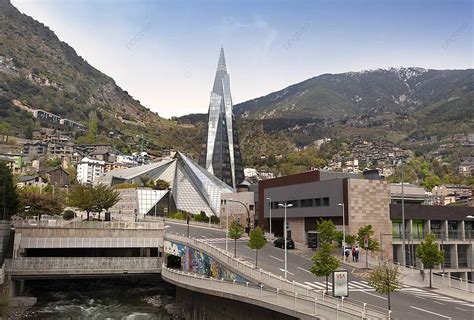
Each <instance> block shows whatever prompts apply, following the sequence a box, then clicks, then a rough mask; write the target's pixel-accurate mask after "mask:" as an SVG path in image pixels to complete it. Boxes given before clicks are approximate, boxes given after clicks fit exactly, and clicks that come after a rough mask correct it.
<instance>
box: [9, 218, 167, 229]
mask: <svg viewBox="0 0 474 320" xmlns="http://www.w3.org/2000/svg"><path fill="white" fill-rule="evenodd" d="M51 221H55V222H54V223H52V222H51ZM56 221H57V222H56ZM14 225H15V227H31V228H38V227H41V228H90V229H153V230H154V229H156V230H160V229H164V223H163V221H159V222H132V221H65V220H46V221H42V220H40V221H38V220H24V221H16V222H15V223H14Z"/></svg>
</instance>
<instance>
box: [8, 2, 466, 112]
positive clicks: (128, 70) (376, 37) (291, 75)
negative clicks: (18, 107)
mask: <svg viewBox="0 0 474 320" xmlns="http://www.w3.org/2000/svg"><path fill="white" fill-rule="evenodd" d="M11 2H12V4H13V5H14V6H16V7H17V8H18V9H19V10H20V11H21V12H23V13H25V14H27V15H29V16H32V17H33V18H34V19H36V20H38V21H40V22H42V23H43V24H45V25H46V26H48V27H49V28H50V29H51V30H53V31H54V32H55V33H56V35H58V37H59V38H60V39H61V40H62V41H65V42H67V43H68V44H69V45H71V46H72V47H73V48H74V49H75V50H76V52H77V53H78V54H79V55H80V56H82V57H83V58H84V59H85V60H87V61H88V62H89V63H90V64H91V65H92V66H94V67H95V68H97V69H99V70H100V71H102V72H104V73H105V74H107V75H109V76H111V77H112V78H113V79H114V80H115V81H116V82H117V84H118V85H119V86H120V87H122V89H124V90H126V91H128V92H129V93H130V94H131V95H132V96H133V97H134V98H135V99H138V100H140V102H141V103H142V105H144V106H146V107H148V108H150V109H151V110H153V111H156V112H158V113H159V114H160V115H161V116H163V117H166V118H169V117H171V116H181V115H185V114H190V113H206V112H207V111H208V106H209V98H210V92H211V89H212V84H213V80H214V74H215V71H216V67H217V61H218V57H219V50H220V47H221V46H224V50H225V55H226V60H227V67H228V71H229V73H230V78H231V91H232V97H233V102H234V105H235V104H237V103H239V102H244V101H246V100H249V99H253V98H257V97H260V96H263V95H266V94H269V93H271V92H274V91H278V90H281V89H283V88H285V87H287V86H289V85H291V84H294V83H297V82H300V81H303V80H306V79H308V78H311V77H314V76H318V75H320V74H324V73H342V72H348V71H361V70H367V69H378V68H389V67H401V66H405V67H409V66H416V67H424V68H431V69H467V68H473V65H474V62H473V57H474V50H473V21H474V17H473V2H472V1H470V0H467V1H460V0H459V1H457V0H451V1H448V0H446V1H437V0H424V1H420V0H407V1H405V0H399V1H389V0H372V1H362V0H361V1H359V0H353V1H337V0H336V1H330V0H327V1H298V0H287V1H277V0H266V1H258V0H257V1H228V0H227V1H226V0H222V1H194V0H189V1H179V0H177V1H172V0H166V1H150V0H11Z"/></svg>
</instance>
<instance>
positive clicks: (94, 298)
mask: <svg viewBox="0 0 474 320" xmlns="http://www.w3.org/2000/svg"><path fill="white" fill-rule="evenodd" d="M25 290H26V292H25V293H26V294H27V295H31V296H35V297H37V298H38V303H37V304H36V305H35V306H34V307H32V308H30V309H29V310H27V311H26V312H24V313H23V314H22V315H21V316H15V317H13V319H92V320H93V319H101V320H102V319H126V320H144V319H147V320H148V319H156V320H174V319H181V317H180V316H178V315H176V314H175V315H174V316H173V314H171V313H169V312H168V311H167V310H170V312H172V313H175V312H174V311H173V310H179V306H177V305H176V304H175V299H174V290H173V287H172V286H171V285H169V284H167V283H165V282H163V281H160V280H156V279H150V278H147V279H139V280H137V279H95V280H90V279H88V280H85V279H70V280H48V281H44V280H41V281H39V280H35V281H27V282H26V285H25Z"/></svg>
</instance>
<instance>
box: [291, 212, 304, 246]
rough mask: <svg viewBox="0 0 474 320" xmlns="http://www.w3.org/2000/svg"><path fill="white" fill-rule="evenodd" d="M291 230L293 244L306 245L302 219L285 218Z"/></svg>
mask: <svg viewBox="0 0 474 320" xmlns="http://www.w3.org/2000/svg"><path fill="white" fill-rule="evenodd" d="M287 221H288V225H289V228H290V230H291V238H292V239H293V241H294V242H298V243H306V232H305V228H304V218H287Z"/></svg>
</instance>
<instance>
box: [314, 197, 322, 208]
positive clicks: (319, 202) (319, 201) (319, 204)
mask: <svg viewBox="0 0 474 320" xmlns="http://www.w3.org/2000/svg"><path fill="white" fill-rule="evenodd" d="M314 205H315V206H316V207H320V206H321V198H317V199H314Z"/></svg>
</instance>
